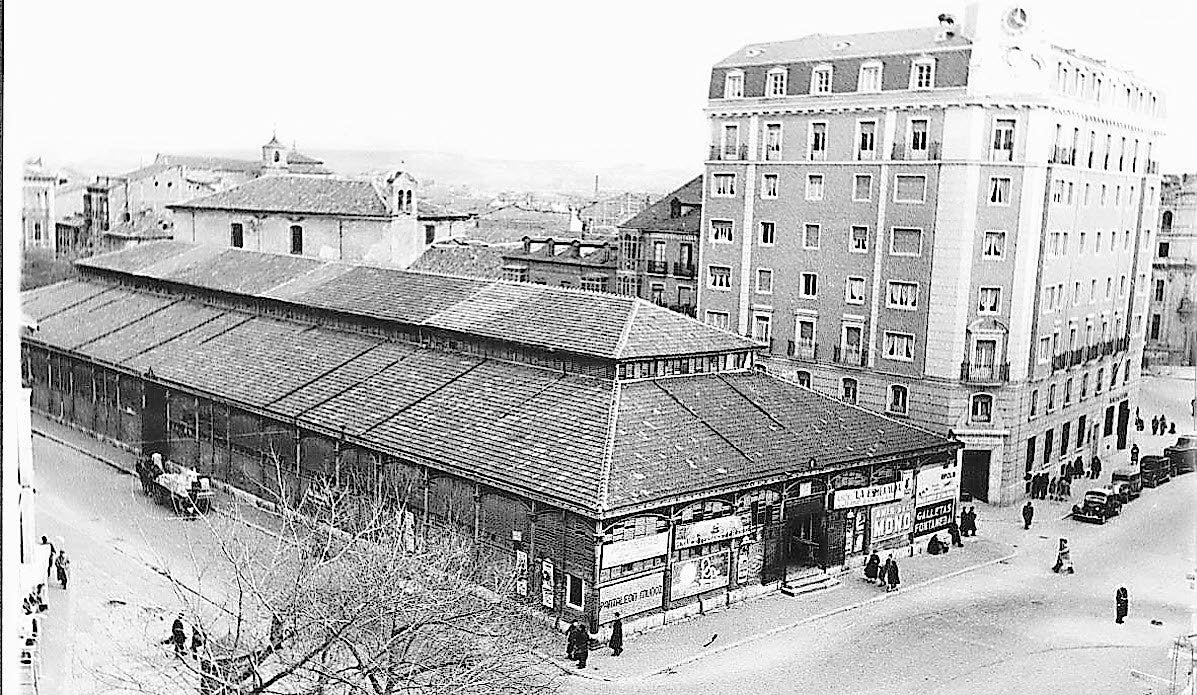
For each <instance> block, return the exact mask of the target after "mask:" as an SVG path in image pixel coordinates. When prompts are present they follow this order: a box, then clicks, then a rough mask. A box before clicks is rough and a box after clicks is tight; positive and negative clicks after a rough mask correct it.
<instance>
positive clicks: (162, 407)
mask: <svg viewBox="0 0 1197 695" xmlns="http://www.w3.org/2000/svg"><path fill="white" fill-rule="evenodd" d="M144 393H145V407H144V408H142V411H141V451H142V453H144V454H152V453H155V452H157V453H160V454H162V457H163V458H170V451H168V449H167V445H168V443H169V442H168V440H167V437H166V389H164V388H162V387H161V386H159V385H157V384H152V383H150V382H148V381H147V382H145V392H144Z"/></svg>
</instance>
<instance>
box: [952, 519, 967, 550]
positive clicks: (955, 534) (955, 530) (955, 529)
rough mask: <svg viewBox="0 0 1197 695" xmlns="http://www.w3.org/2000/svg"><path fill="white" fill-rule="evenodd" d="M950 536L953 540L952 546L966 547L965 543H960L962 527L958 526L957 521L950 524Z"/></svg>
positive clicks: (953, 520)
mask: <svg viewBox="0 0 1197 695" xmlns="http://www.w3.org/2000/svg"><path fill="white" fill-rule="evenodd" d="M948 536H950V537H951V538H952V545H954V546H956V547H957V548H963V547H964V543H962V542H960V526H959V525H957V524H956V520H955V519H952V520H951V521H949V522H948Z"/></svg>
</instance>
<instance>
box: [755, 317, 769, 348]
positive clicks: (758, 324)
mask: <svg viewBox="0 0 1197 695" xmlns="http://www.w3.org/2000/svg"><path fill="white" fill-rule="evenodd" d="M752 338H753V340H756V341H757V342H758V343H767V342H769V341H770V340H771V339H772V338H773V316H772V315H770V314H753V316H752Z"/></svg>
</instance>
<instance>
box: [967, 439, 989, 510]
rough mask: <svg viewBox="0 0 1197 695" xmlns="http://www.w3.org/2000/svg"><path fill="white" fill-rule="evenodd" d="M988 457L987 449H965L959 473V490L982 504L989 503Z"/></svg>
mask: <svg viewBox="0 0 1197 695" xmlns="http://www.w3.org/2000/svg"><path fill="white" fill-rule="evenodd" d="M989 456H990V451H989V450H988V449H965V450H964V458H963V466H962V468H961V471H960V489H962V490H964V491H965V492H968V493H969V494H970V495H972V496H973V498H974V499H979V500H981V501H982V502H988V501H989Z"/></svg>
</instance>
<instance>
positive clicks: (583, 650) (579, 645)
mask: <svg viewBox="0 0 1197 695" xmlns="http://www.w3.org/2000/svg"><path fill="white" fill-rule="evenodd" d="M588 641H589V637H588V636H587V634H586V628H584V627H582V623H581V622H580V621H577V620H575V621H574V622H573V624H572V625H570V627H569V632H568V633H566V649H567V651H568V656H569V658H570V659H574V660H576V661H577V662H578V668H586V657H587V656H589V652H590V645H589V644H588Z"/></svg>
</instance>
